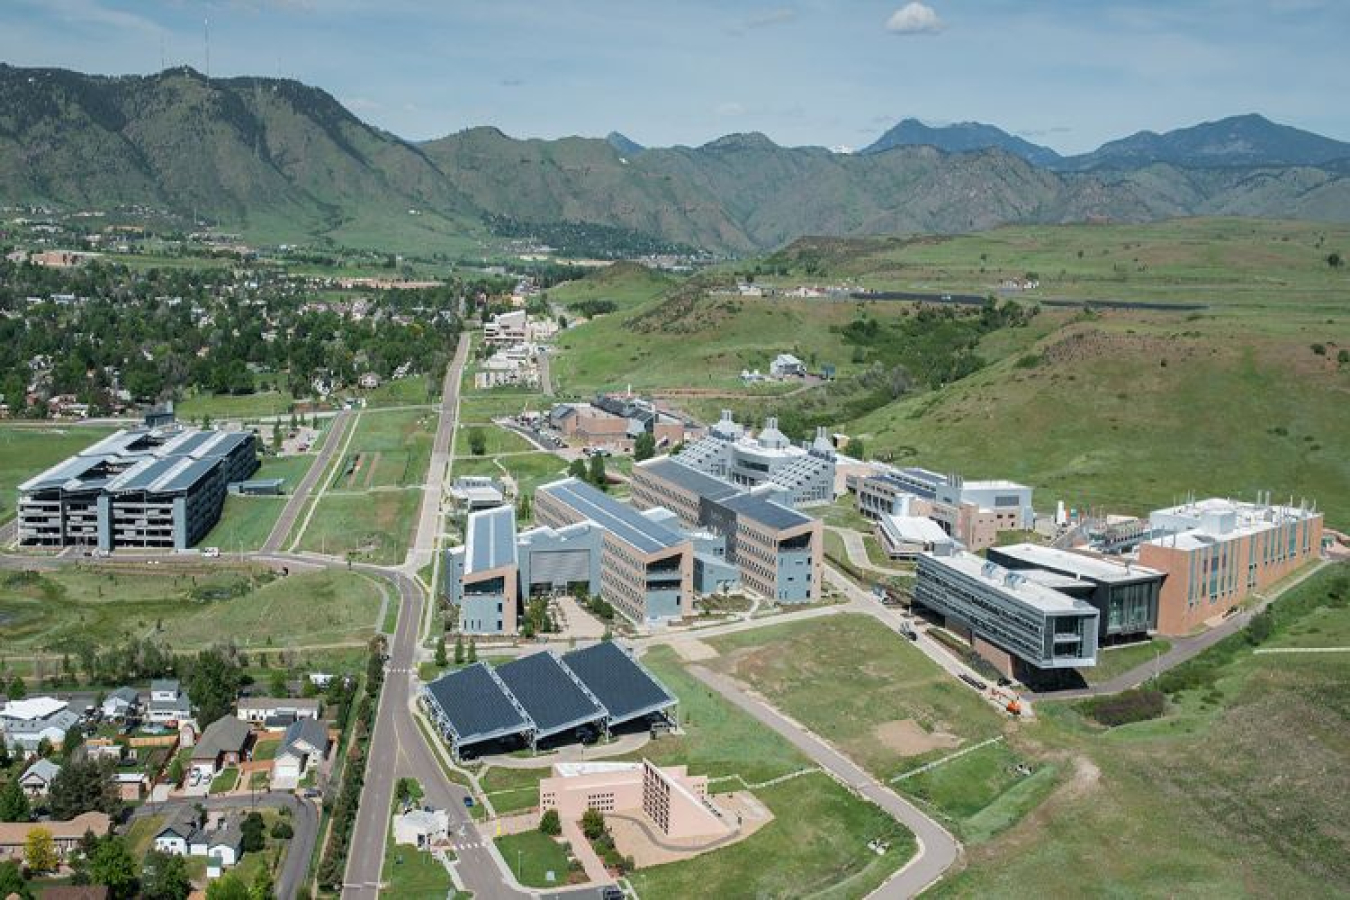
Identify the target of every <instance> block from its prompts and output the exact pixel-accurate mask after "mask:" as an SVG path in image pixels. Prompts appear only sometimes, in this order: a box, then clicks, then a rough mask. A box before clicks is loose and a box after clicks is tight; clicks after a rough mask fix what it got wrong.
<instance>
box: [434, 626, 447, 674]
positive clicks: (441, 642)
mask: <svg viewBox="0 0 1350 900" xmlns="http://www.w3.org/2000/svg"><path fill="white" fill-rule="evenodd" d="M449 663H450V659H449V657H447V656H446V655H445V633H444V632H442V633H441V634H439V635H437V636H436V665H437V666H438V667H440V668H442V669H444V668H445V667H446V666H447V665H449Z"/></svg>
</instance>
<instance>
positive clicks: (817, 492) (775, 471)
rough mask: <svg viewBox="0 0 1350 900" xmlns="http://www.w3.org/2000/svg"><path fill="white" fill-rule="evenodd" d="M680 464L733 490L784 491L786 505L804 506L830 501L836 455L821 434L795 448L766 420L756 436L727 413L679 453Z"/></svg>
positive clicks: (774, 423) (820, 430) (775, 423)
mask: <svg viewBox="0 0 1350 900" xmlns="http://www.w3.org/2000/svg"><path fill="white" fill-rule="evenodd" d="M679 456H680V462H681V463H683V464H684V465H686V466H688V467H689V468H692V469H698V470H699V471H700V472H705V473H707V474H709V475H712V476H714V477H716V478H720V479H722V480H724V481H729V482H731V483H732V484H734V485H736V486H737V487H741V488H754V487H759V486H761V485H768V486H770V487H772V488H773V489H774V490H778V491H783V492H784V493H785V494H786V496H787V498H788V505H791V506H804V505H809V504H815V503H829V502H831V501H832V500H834V469H835V462H836V458H837V457H836V454H835V450H834V445H833V444H831V443H830V439H829V437H828V435H826V433H825V429H824V428H818V429H816V436H815V439H814V440H812V441H810V442H805V443H803V444H802V445H801V446H797V445H794V444H793V443H792V442H791V441H790V440H788V438H787V436H786V435H785V434H783V432H781V431H779V430H778V420H777V419H774V418H769V419H768V420H766V421H765V423H764V429H763V430H762V431H761V432H760V433H759V434H758V435H751V434H750V433H749V432H748V431H746V429H745V428H743V427H742V426H740V425H738V424H737V423H736V421H735V420H734V419H732V417H731V412H730V411H729V410H723V411H722V418H721V419H720V420H718V422H717V424H715V425H713V426H712V427H711V428H710V429H708V434H707V435H706V436H704V437H703V438H701V439H700V440H697V441H694V442H692V443H690V444H688V445H686V446H685V447H684V449H683V450H681V451H680V454H679Z"/></svg>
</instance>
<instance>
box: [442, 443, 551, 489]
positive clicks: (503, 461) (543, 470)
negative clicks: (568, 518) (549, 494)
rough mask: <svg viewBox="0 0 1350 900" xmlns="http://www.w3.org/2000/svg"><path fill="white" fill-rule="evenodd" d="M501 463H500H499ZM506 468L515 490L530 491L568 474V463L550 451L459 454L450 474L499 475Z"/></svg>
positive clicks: (496, 476) (500, 475)
mask: <svg viewBox="0 0 1350 900" xmlns="http://www.w3.org/2000/svg"><path fill="white" fill-rule="evenodd" d="M499 464H500V465H499ZM502 468H505V469H506V471H507V472H509V473H510V475H511V477H512V478H514V479H515V481H516V484H517V485H518V489H519V490H521V491H523V492H524V493H533V492H534V491H535V490H536V489H537V488H538V487H539V486H540V485H543V484H548V483H549V482H550V481H556V480H558V479H559V478H563V477H565V476H566V475H567V463H566V462H565V461H564V460H562V459H560V458H559V457H557V456H554V455H553V454H552V453H542V452H541V453H524V454H521V455H520V456H503V457H500V458H498V459H495V460H494V459H488V458H486V457H460V458H458V459H456V460H455V463H454V465H453V466H452V467H451V473H452V475H490V476H492V477H493V478H501V477H502Z"/></svg>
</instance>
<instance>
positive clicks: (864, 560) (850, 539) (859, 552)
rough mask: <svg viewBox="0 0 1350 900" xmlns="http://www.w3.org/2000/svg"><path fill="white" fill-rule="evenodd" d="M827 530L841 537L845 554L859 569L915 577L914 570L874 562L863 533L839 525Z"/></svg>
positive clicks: (829, 526)
mask: <svg viewBox="0 0 1350 900" xmlns="http://www.w3.org/2000/svg"><path fill="white" fill-rule="evenodd" d="M825 528H826V529H827V530H829V531H832V532H834V533H835V534H837V535H839V540H841V541H843V542H844V552H845V553H846V554H848V561H849V562H851V563H852V564H853V565H854V566H856V567H857V568H859V569H862V570H863V571H866V572H879V573H880V574H882V575H896V576H898V577H900V578H913V577H914V570H913V569H890V568H887V567H886V566H879V565H877V564H876V563H874V562H872V558H871V557H870V556H868V555H867V544H866V543H864V542H863V535H862V533H861V532H857V531H854V530H853V529H852V528H840V527H839V526H837V525H826V526H825Z"/></svg>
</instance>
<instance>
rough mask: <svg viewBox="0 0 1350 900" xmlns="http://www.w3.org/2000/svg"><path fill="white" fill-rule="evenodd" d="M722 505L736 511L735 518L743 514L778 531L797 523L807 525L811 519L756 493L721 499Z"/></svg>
mask: <svg viewBox="0 0 1350 900" xmlns="http://www.w3.org/2000/svg"><path fill="white" fill-rule="evenodd" d="M722 505H723V506H725V507H726V508H727V509H729V510H731V511H732V512H734V513H736V516H737V518H740V517H742V516H743V517H745V518H747V519H749V520H751V521H752V522H758V523H760V524H761V525H767V526H769V527H770V528H775V529H778V530H779V531H782V530H783V529H785V528H796V527H798V526H799V525H809V524H810V523H811V521H812V519H811V517H810V516H808V515H806V514H804V513H799V512H797V511H796V510H795V509H788V508H787V507H786V506H784V505H782V504H781V503H774V502H773V501H772V500H770V499H768V498H767V497H761V496H759V495H758V494H742V495H741V496H739V497H731V498H729V499H727V500H723V501H722Z"/></svg>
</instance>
